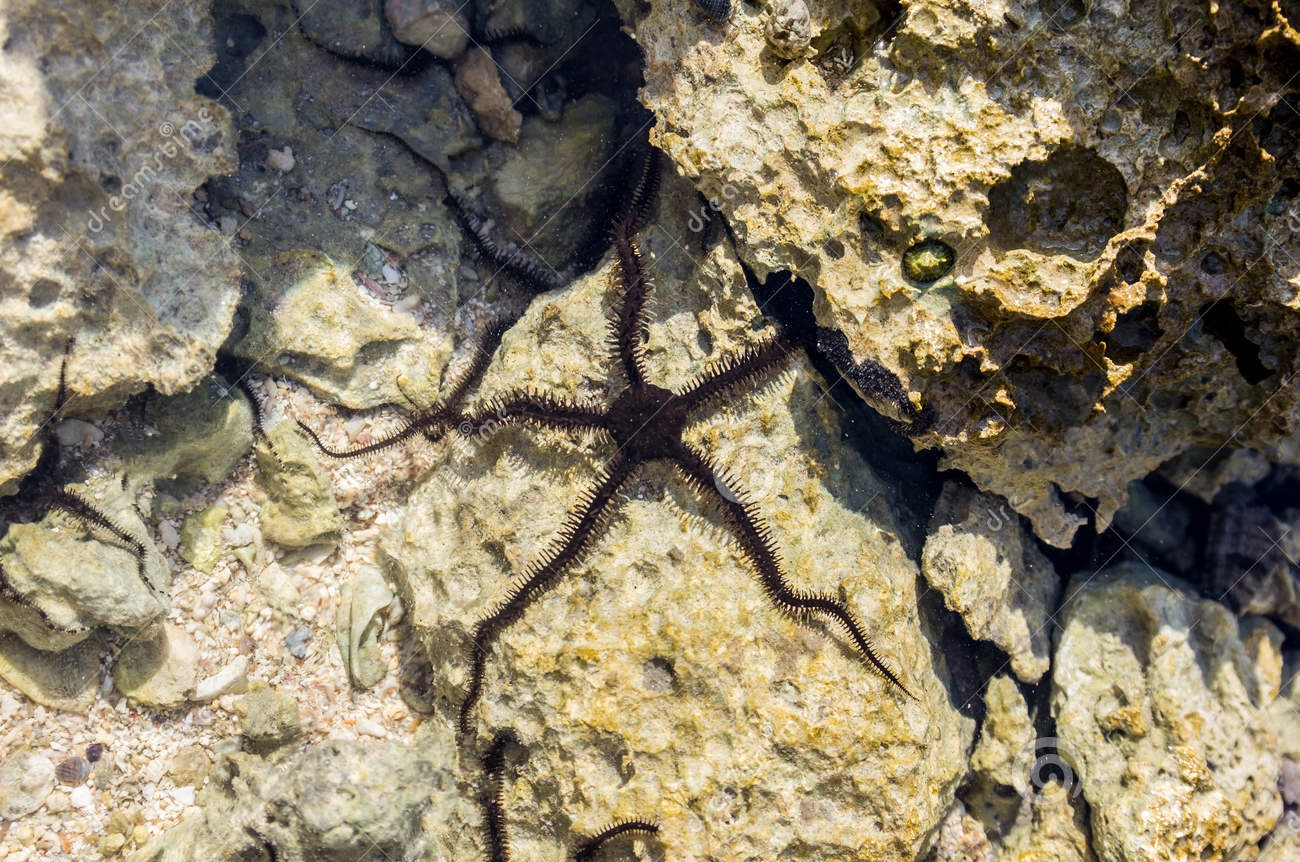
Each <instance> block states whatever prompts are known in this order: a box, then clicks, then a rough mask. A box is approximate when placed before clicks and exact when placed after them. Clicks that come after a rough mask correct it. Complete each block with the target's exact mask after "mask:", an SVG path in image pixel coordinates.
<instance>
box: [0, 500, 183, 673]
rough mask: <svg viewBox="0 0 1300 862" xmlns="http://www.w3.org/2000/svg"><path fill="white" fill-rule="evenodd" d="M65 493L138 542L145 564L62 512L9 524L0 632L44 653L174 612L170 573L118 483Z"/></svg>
mask: <svg viewBox="0 0 1300 862" xmlns="http://www.w3.org/2000/svg"><path fill="white" fill-rule="evenodd" d="M68 487H69V489H70V490H72V491H74V492H76V493H77V494H79V495H80V496H81V497H83V498H84V499H86V500H88V501H92V502H93V503H94V504H95V505H96V506H97V507H98V508H99V509H100V510H102V511H103V512H104V513H105V514H107V515H108V516H109V517H110V518H111V519H112V521H113V522H114V523H115V525H116V526H118V527H119V528H121V529H122V530H124V531H125V532H126V533H128V534H129V535H132V536H135V537H136V538H137V540H138V541H140V542H141V546H142V548H143V550H144V558H143V560H141V559H139V558H138V557H137V556H136V553H135V550H134V549H133V548H131V547H130V546H129V545H127V544H125V543H124V542H122V541H121V540H119V539H118V538H117V537H116V536H113V535H112V534H110V533H108V532H107V531H106V530H103V529H102V528H100V527H93V528H92V527H91V526H90V525H88V524H86V523H85V522H84V521H82V520H81V519H79V518H76V517H74V516H72V515H70V514H68V513H67V512H64V511H62V510H60V509H55V510H53V511H51V512H50V514H48V515H47V516H46V517H45V518H44V519H43V520H41V521H40V522H38V523H34V524H11V525H9V529H8V531H7V532H6V533H5V535H4V538H2V539H0V561H2V563H3V567H4V574H5V580H6V584H7V587H6V589H5V591H4V595H3V596H0V629H5V630H8V631H12V632H14V633H15V634H17V635H18V636H19V637H21V638H22V639H23V640H25V641H26V642H27V643H29V644H30V645H31V646H33V647H35V648H36V649H41V650H60V649H63V648H65V647H67V646H69V645H71V644H73V643H77V642H80V641H81V640H84V639H85V638H87V637H88V636H89V635H90V633H91V632H92V631H93V630H94V629H96V628H99V627H105V628H109V629H113V630H114V631H117V632H119V633H121V634H124V635H128V636H131V635H135V634H137V633H139V632H141V631H143V630H145V629H148V628H149V627H150V626H152V625H153V624H154V623H156V622H158V621H159V620H161V619H162V618H163V615H164V614H166V612H167V610H168V608H169V607H170V600H169V598H168V596H167V594H166V592H165V591H164V590H165V588H166V586H167V585H169V584H170V583H171V575H170V573H169V572H168V571H167V568H166V563H165V561H164V560H163V559H162V556H161V555H160V554H159V553H158V551H157V549H156V548H155V547H154V544H153V541H152V540H151V539H150V538H149V533H148V531H147V530H146V529H145V527H144V523H143V522H142V521H141V520H140V516H139V515H138V514H137V513H136V511H135V508H134V507H133V506H132V505H131V502H130V498H129V497H128V495H127V493H126V492H125V491H124V490H123V489H122V488H121V486H120V485H119V484H118V483H117V482H113V481H108V482H94V483H83V484H81V485H70V486H68Z"/></svg>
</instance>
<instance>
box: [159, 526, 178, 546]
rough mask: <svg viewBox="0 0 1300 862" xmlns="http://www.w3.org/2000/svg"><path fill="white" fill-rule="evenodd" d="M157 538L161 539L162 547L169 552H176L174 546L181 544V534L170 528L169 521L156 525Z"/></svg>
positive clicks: (172, 527)
mask: <svg viewBox="0 0 1300 862" xmlns="http://www.w3.org/2000/svg"><path fill="white" fill-rule="evenodd" d="M158 536H159V538H161V539H162V542H163V544H164V545H166V546H167V549H168V550H169V551H174V550H176V546H177V545H179V544H180V543H181V533H180V530H177V529H176V528H175V527H174V526H172V522H171V521H161V522H159V524H158Z"/></svg>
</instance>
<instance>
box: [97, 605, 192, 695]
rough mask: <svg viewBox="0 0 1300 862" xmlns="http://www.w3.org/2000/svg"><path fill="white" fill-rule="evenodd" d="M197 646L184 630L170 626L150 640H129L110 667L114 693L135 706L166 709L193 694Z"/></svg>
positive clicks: (147, 638)
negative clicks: (117, 692)
mask: <svg viewBox="0 0 1300 862" xmlns="http://www.w3.org/2000/svg"><path fill="white" fill-rule="evenodd" d="M198 670H199V646H198V644H197V643H195V642H194V638H192V637H190V636H189V634H188V633H187V632H186V631H185V629H183V628H181V627H180V626H176V625H172V624H170V623H168V624H166V625H164V626H163V627H162V630H161V631H160V632H159V633H158V634H157V635H156V636H154V637H139V638H136V639H134V640H132V641H131V642H130V643H128V644H127V645H126V646H125V647H123V648H122V652H121V653H120V654H119V655H118V657H117V664H115V665H114V666H113V683H114V685H116V686H117V690H118V691H120V692H122V694H124V695H126V696H127V697H129V698H130V699H131V700H133V701H135V702H136V703H140V704H143V705H145V706H151V707H156V708H158V709H170V708H172V707H174V706H178V705H180V704H181V703H183V702H184V701H185V700H186V698H188V697H189V696H190V695H191V694H192V693H193V692H194V685H195V683H196V682H197V681H198Z"/></svg>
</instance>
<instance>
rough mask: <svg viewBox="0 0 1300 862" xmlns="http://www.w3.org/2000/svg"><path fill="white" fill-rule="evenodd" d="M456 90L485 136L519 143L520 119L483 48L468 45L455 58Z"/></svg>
mask: <svg viewBox="0 0 1300 862" xmlns="http://www.w3.org/2000/svg"><path fill="white" fill-rule="evenodd" d="M456 89H457V90H458V91H459V92H460V95H461V98H463V99H464V100H465V104H467V105H469V108H470V110H471V111H473V112H474V119H475V120H477V121H478V127H479V129H480V130H481V131H482V132H483V134H485V135H487V136H488V137H489V138H494V139H496V140H498V141H505V142H506V143H509V144H517V143H519V130H520V128H522V126H523V122H524V118H523V115H522V114H520V113H519V112H518V111H517V110H515V107H514V104H513V103H512V101H511V99H510V96H509V94H507V93H506V90H505V87H503V86H502V85H501V77H500V75H498V73H497V66H496V63H495V62H493V60H492V55H491V54H490V53H488V51H487V49H485V48H472V49H470V50H469V51H466V52H465V53H464V54H463V55H462V56H461V58H460V59H459V60H457V61H456Z"/></svg>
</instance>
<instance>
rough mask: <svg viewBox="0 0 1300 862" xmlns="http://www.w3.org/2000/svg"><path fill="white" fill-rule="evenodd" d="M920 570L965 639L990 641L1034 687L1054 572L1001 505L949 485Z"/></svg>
mask: <svg viewBox="0 0 1300 862" xmlns="http://www.w3.org/2000/svg"><path fill="white" fill-rule="evenodd" d="M921 571H922V572H924V573H925V578H926V580H927V581H929V582H930V586H932V587H934V588H935V589H937V590H939V591H940V592H941V593H943V597H944V602H945V603H946V604H947V605H948V609H949V610H952V611H956V612H957V613H959V614H961V617H962V620H963V621H965V623H966V628H967V630H968V631H969V632H970V633H971V637H974V638H978V639H980V640H988V641H992V642H993V643H994V644H996V645H997V646H998V647H999V648H1000V649H1001V650H1002V651H1003V652H1005V653H1006V654H1007V655H1008V656H1009V657H1010V660H1011V668H1012V670H1013V671H1014V672H1015V674H1016V676H1017V677H1018V678H1019V679H1021V680H1024V681H1025V682H1037V681H1038V680H1039V679H1040V678H1041V677H1042V675H1043V674H1044V673H1046V672H1047V669H1048V666H1049V665H1050V663H1051V657H1050V655H1049V653H1050V650H1051V635H1052V631H1051V624H1050V620H1049V618H1048V617H1049V614H1051V613H1052V611H1054V610H1055V608H1056V597H1057V595H1058V594H1059V593H1060V584H1059V583H1058V581H1057V576H1056V570H1055V569H1054V568H1053V567H1052V563H1051V561H1050V560H1048V559H1047V558H1046V557H1045V556H1044V555H1043V552H1042V551H1040V550H1039V549H1038V547H1037V545H1035V544H1034V539H1033V537H1032V536H1030V535H1028V534H1027V533H1026V531H1025V529H1024V527H1023V526H1021V523H1020V519H1019V518H1017V517H1016V516H1015V515H1014V514H1013V513H1011V512H1009V511H1008V506H1007V503H1006V501H1005V500H1002V499H1001V498H1000V497H997V496H994V495H991V494H981V493H979V492H978V491H975V490H973V489H971V488H968V487H965V486H962V485H959V484H957V483H955V482H949V483H948V484H946V485H945V486H944V489H943V492H942V494H940V496H939V500H938V502H936V503H935V509H934V516H933V518H932V519H931V522H930V534H929V536H928V538H926V540H925V549H924V551H923V552H922V555H921Z"/></svg>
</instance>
